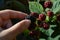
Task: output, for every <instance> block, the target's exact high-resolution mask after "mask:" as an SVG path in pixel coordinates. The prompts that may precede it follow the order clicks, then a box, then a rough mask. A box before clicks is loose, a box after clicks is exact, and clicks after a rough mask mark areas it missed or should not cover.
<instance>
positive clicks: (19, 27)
mask: <svg viewBox="0 0 60 40" xmlns="http://www.w3.org/2000/svg"><path fill="white" fill-rule="evenodd" d="M30 23H31V21H30V20H23V21H21V22H19V23H17V24H15V25H14V26H12V27H11V28H9V29H6V30H4V31H2V32H1V33H0V37H2V39H10V40H11V38H13V37H15V36H16V35H18V34H19V33H22V32H23V31H24V30H25V29H27V28H28V27H29V25H30Z"/></svg>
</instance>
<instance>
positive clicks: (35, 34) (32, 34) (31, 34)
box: [29, 30, 40, 38]
mask: <svg viewBox="0 0 60 40" xmlns="http://www.w3.org/2000/svg"><path fill="white" fill-rule="evenodd" d="M29 35H30V36H31V37H36V38H37V37H39V36H40V31H39V30H33V31H31V32H30V33H29Z"/></svg>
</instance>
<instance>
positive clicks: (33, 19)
mask: <svg viewBox="0 0 60 40" xmlns="http://www.w3.org/2000/svg"><path fill="white" fill-rule="evenodd" d="M25 19H29V20H31V22H32V23H34V22H35V21H36V18H35V17H34V16H31V15H28V16H26V17H25Z"/></svg>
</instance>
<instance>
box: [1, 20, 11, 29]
mask: <svg viewBox="0 0 60 40" xmlns="http://www.w3.org/2000/svg"><path fill="white" fill-rule="evenodd" d="M3 22H4V23H3V25H2V26H1V27H2V28H3V29H8V28H10V27H11V26H12V22H11V20H6V21H3Z"/></svg>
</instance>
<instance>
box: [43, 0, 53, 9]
mask: <svg viewBox="0 0 60 40" xmlns="http://www.w3.org/2000/svg"><path fill="white" fill-rule="evenodd" d="M52 5H53V3H52V2H51V1H45V2H44V7H45V8H51V7H52Z"/></svg>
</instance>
